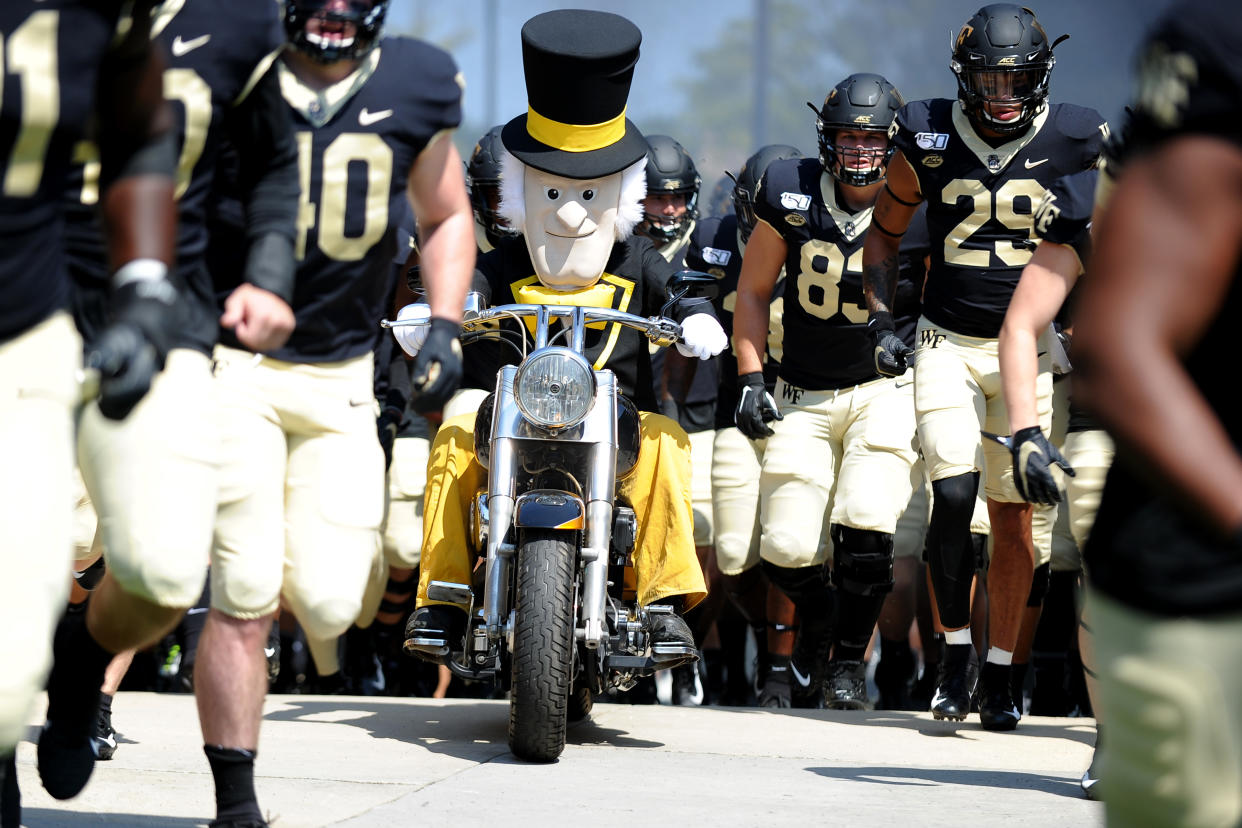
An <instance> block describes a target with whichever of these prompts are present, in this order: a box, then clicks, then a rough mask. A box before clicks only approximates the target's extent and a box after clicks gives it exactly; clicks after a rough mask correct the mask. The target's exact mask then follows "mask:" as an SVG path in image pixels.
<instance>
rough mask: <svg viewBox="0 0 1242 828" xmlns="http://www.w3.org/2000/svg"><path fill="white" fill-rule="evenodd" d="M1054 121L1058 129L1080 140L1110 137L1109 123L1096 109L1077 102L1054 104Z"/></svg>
mask: <svg viewBox="0 0 1242 828" xmlns="http://www.w3.org/2000/svg"><path fill="white" fill-rule="evenodd" d="M1049 114H1050V115H1051V116H1052V121H1053V123H1054V124H1055V125H1056V128H1057V131H1058V132H1060V133H1061V134H1062V135H1065V136H1067V137H1069V138H1075V139H1077V140H1079V141H1083V140H1087V139H1090V138H1092V137H1095V138H1098V139H1099V140H1100V141H1101V142H1103V140H1104V139H1105V138H1106V137H1108V123H1107V122H1106V121H1105V120H1104V117H1103V116H1102V115H1100V113H1098V112H1096V111H1095V110H1094V109H1091V108H1089V107H1085V106H1077V105H1075V104H1064V103H1063V104H1053V105H1052V112H1051V113H1049Z"/></svg>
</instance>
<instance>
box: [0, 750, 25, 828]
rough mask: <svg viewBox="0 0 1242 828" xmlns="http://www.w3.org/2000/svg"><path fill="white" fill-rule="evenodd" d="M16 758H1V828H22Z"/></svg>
mask: <svg viewBox="0 0 1242 828" xmlns="http://www.w3.org/2000/svg"><path fill="white" fill-rule="evenodd" d="M15 756H16V754H14V753H10V754H9V755H8V756H0V828H21V823H22V792H21V790H20V789H19V788H18V787H17V763H16V761H15Z"/></svg>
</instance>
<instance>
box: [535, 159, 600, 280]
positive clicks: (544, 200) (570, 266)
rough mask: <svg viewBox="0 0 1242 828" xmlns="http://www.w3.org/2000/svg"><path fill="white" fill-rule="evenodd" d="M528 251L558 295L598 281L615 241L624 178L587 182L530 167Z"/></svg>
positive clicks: (536, 268) (538, 270)
mask: <svg viewBox="0 0 1242 828" xmlns="http://www.w3.org/2000/svg"><path fill="white" fill-rule="evenodd" d="M524 176H525V181H524V184H525V198H524V202H525V207H526V227H525V231H526V248H527V250H529V251H530V259H531V264H533V265H534V266H535V273H536V274H538V276H539V281H541V282H543V284H544V285H546V286H547V287H550V288H555V289H557V290H574V289H576V288H582V287H589V286H590V285H593V284H595V282H596V281H598V280H599V277H600V275H601V274H602V273H603V272H604V266H605V265H606V264H607V263H608V256H609V254H610V253H611V252H612V245H613V242H614V241H616V224H617V210H618V206H619V203H620V198H621V173H616V174H615V175H610V176H607V177H605V178H589V179H584V180H579V179H574V178H563V177H561V176H559V175H552V174H551V173H546V172H543V171H542V170H537V169H535V168H534V167H526V169H525V170H524Z"/></svg>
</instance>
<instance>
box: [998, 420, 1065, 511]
mask: <svg viewBox="0 0 1242 828" xmlns="http://www.w3.org/2000/svg"><path fill="white" fill-rule="evenodd" d="M1012 440H1013V442H1012V443H1011V445H1010V448H1009V450H1010V452H1012V454H1013V482H1014V483H1015V484H1016V485H1017V487H1018V494H1020V495H1022V499H1023V500H1026V501H1028V502H1030V503H1044V504H1048V505H1051V504H1053V503H1057V502H1059V501H1060V500H1061V490H1060V488H1059V487H1058V486H1057V481H1056V479H1055V478H1054V477H1053V476H1052V466H1053V465H1054V464H1055V465H1057V466H1060V467H1061V471H1063V472H1065V473H1066V474H1067V475H1069V476H1070V477H1074V467H1073V466H1071V465H1070V464H1069V461H1068V460H1066V459H1065V458H1064V457H1063V456H1062V455H1061V452H1059V451H1057V449H1056V446H1054V445H1052V443H1049V442H1048V439H1047V438H1046V437H1044V433H1043V431H1041V430H1040V428H1039V426H1030V427H1029V428H1023V429H1019V430H1018V431H1017V433H1015V434H1014V435H1013V438H1012Z"/></svg>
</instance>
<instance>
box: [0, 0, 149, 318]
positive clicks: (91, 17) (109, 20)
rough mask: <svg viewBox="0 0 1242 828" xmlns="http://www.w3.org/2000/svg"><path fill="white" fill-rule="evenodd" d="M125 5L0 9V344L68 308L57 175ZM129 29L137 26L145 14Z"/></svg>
mask: <svg viewBox="0 0 1242 828" xmlns="http://www.w3.org/2000/svg"><path fill="white" fill-rule="evenodd" d="M128 5H129V4H128V3H123V2H121V0H113V2H106V1H105V0H95V2H85V0H82V1H81V2H75V1H74V0H51V1H50V2H48V0H44V2H38V0H5V2H4V3H0V250H2V251H3V255H2V256H0V341H4V340H7V339H10V338H12V337H14V336H16V335H18V334H20V333H22V332H23V331H26V330H28V329H29V328H31V327H32V326H34V325H35V324H37V323H39V322H41V321H42V320H43V319H45V318H47V316H48V315H49V314H51V313H52V312H53V311H56V310H58V309H61V308H66V307H68V304H69V279H68V275H67V271H66V269H65V265H64V259H63V253H62V250H63V248H62V236H63V234H64V218H63V194H64V190H65V177H66V175H67V171H68V168H69V163H70V159H71V157H72V153H73V148H74V147H75V146H76V145H77V143H78V142H79V141H80V140H81V139H82V137H83V136H84V135H85V134H86V130H87V124H88V120H89V119H90V116H91V114H92V113H93V111H94V108H95V89H96V85H97V83H98V80H99V68H100V62H101V61H102V60H103V59H104V57H105V55H106V54H107V52H108V50H109V46H110V44H111V43H112V41H113V38H114V37H115V35H116V32H117V25H118V21H119V20H120V15H121V12H122V7H126V6H128ZM149 5H150V4H149V3H148V4H145V5H144V6H142V7H141V8H140V12H141V14H143V15H145V13H146V6H149ZM139 25H141V26H142V27H143V28H144V29H145V28H146V26H147V25H148V21H147V20H146V19H145V17H144V18H143V19H142V20H140V21H139Z"/></svg>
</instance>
